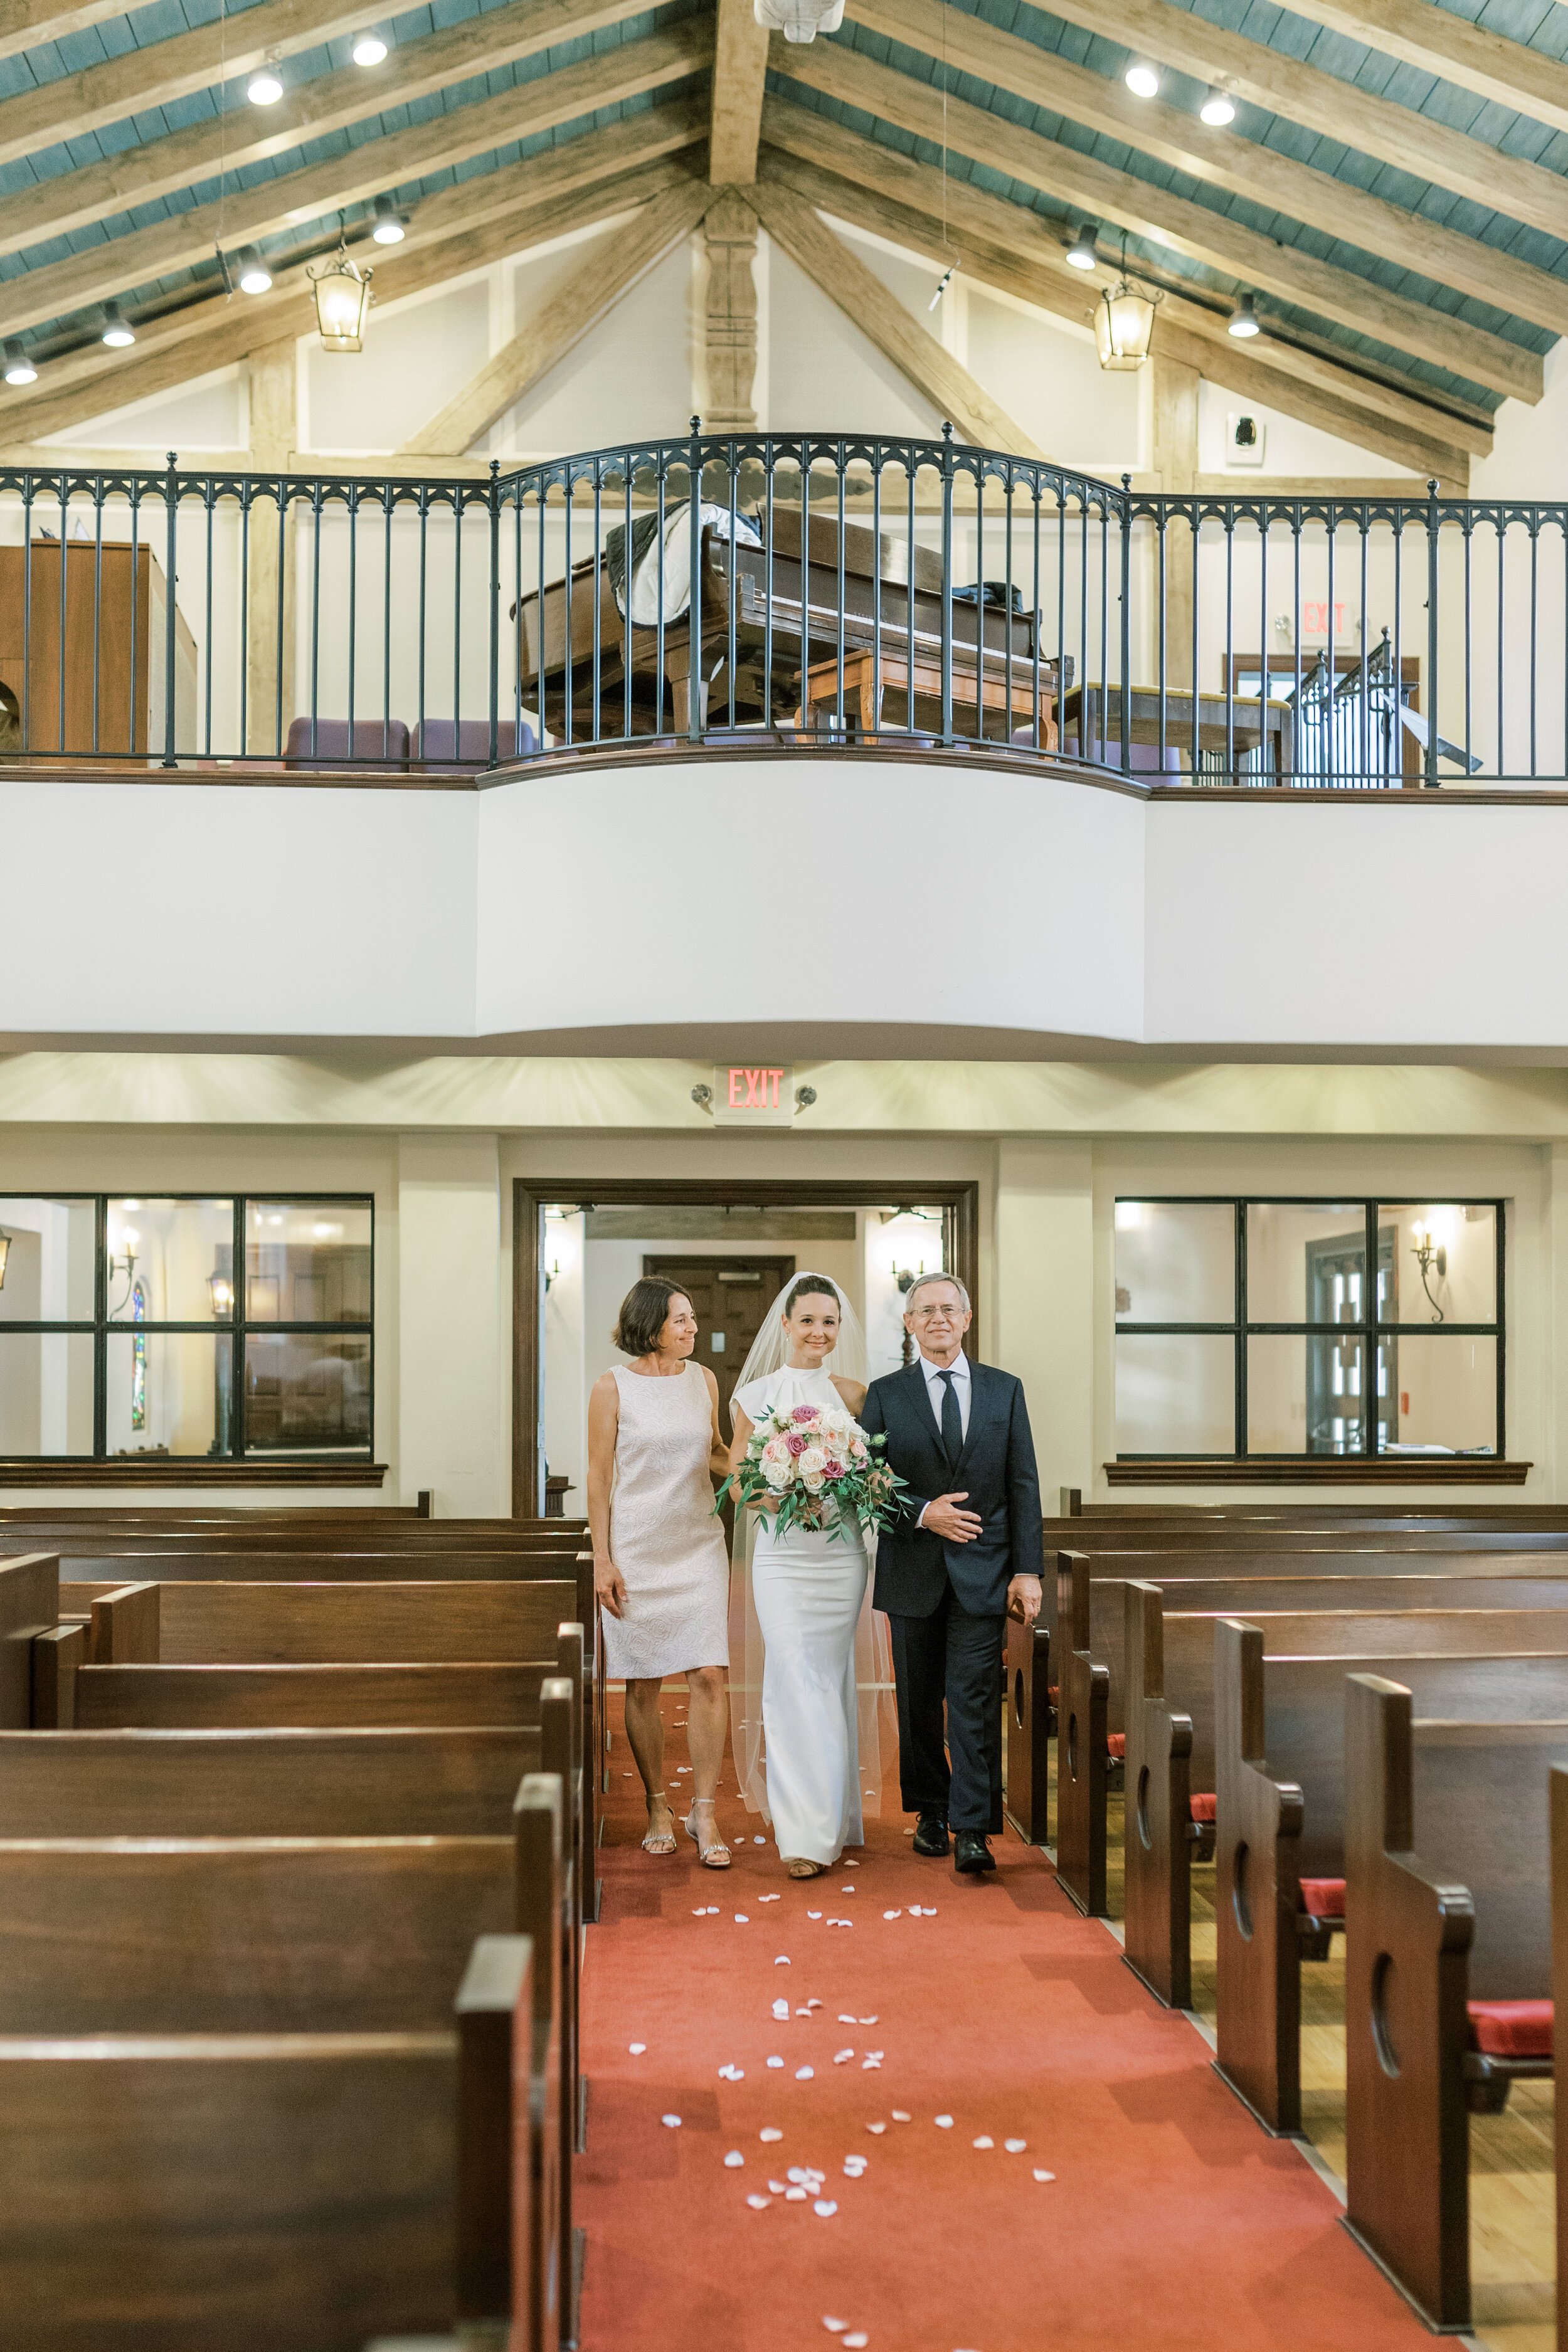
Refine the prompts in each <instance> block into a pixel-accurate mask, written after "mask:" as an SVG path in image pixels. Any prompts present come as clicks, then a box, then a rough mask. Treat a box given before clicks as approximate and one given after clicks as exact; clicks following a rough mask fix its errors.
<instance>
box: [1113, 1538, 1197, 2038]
mask: <svg viewBox="0 0 1568 2352" xmlns="http://www.w3.org/2000/svg"><path fill="white" fill-rule="evenodd" d="M1124 1609H1125V1645H1124V1656H1125V1674H1126V1684H1125V1687H1126V1694H1127V1758H1126V1777H1127V1810H1126V1816H1125V1824H1124V1829H1123V1848H1124V1853H1125V1856H1126V1866H1125V1875H1124V1882H1123V1883H1124V1886H1125V1898H1124V1900H1125V1919H1124V1929H1125V1937H1126V1940H1125V1944H1124V1947H1123V1957H1124V1958H1125V1959H1126V1962H1127V1965H1128V1967H1129V1968H1130V1969H1131V1970H1132V1972H1133V1974H1134V1976H1136V1977H1137V1978H1139V1979H1140V1980H1141V1981H1142V1983H1143V1984H1146V1985H1147V1986H1148V1988H1149V1990H1150V1991H1151V1992H1152V1994H1153V1995H1154V1997H1155V1999H1156V2000H1162V2001H1163V2002H1164V2003H1165V2004H1166V2006H1167V2007H1168V2008H1172V2009H1189V2008H1190V2007H1191V2006H1192V1998H1193V1981H1192V1948H1191V1919H1192V1867H1191V1865H1192V1859H1193V1856H1192V1847H1193V1844H1194V1840H1193V1835H1192V1832H1193V1830H1194V1822H1193V1820H1192V1812H1191V1800H1192V1752H1193V1723H1192V1717H1190V1716H1189V1715H1185V1714H1183V1713H1181V1712H1180V1711H1179V1710H1177V1709H1175V1708H1173V1707H1171V1706H1168V1705H1167V1703H1166V1699H1165V1667H1164V1657H1165V1650H1164V1643H1165V1620H1164V1612H1163V1596H1162V1594H1161V1591H1160V1589H1159V1587H1158V1586H1157V1585H1153V1584H1142V1583H1131V1582H1130V1583H1129V1584H1128V1586H1127V1588H1126V1593H1125V1600H1124Z"/></svg>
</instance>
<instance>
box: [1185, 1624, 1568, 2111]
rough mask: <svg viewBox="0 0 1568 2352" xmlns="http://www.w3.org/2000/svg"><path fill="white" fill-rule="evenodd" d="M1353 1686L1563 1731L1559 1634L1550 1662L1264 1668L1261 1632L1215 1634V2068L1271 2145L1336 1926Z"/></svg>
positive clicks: (1421, 1706) (1399, 1661) (1331, 1662)
mask: <svg viewBox="0 0 1568 2352" xmlns="http://www.w3.org/2000/svg"><path fill="white" fill-rule="evenodd" d="M1352 1673H1354V1674H1362V1675H1387V1676H1390V1677H1392V1678H1393V1679H1394V1680H1395V1681H1397V1682H1400V1683H1402V1684H1403V1685H1405V1688H1406V1689H1408V1690H1409V1691H1410V1693H1411V1695H1412V1698H1413V1702H1414V1704H1415V1707H1416V1708H1417V1709H1418V1710H1419V1712H1420V1713H1421V1714H1422V1715H1423V1716H1425V1717H1436V1718H1440V1719H1441V1720H1443V1721H1446V1722H1454V1723H1489V1722H1510V1721H1520V1722H1533V1721H1542V1722H1553V1721H1556V1722H1561V1721H1563V1720H1565V1719H1568V1621H1565V1622H1564V1632H1563V1651H1562V1652H1559V1653H1557V1654H1522V1655H1521V1654H1519V1653H1517V1652H1515V1653H1509V1654H1502V1655H1489V1656H1488V1655H1482V1656H1476V1655H1454V1656H1404V1655H1398V1654H1395V1655H1394V1656H1392V1657H1382V1658H1374V1657H1358V1658H1322V1657H1308V1658H1300V1657H1294V1658H1293V1657H1266V1656H1265V1654H1264V1649H1263V1637H1262V1633H1261V1632H1260V1631H1259V1629H1258V1627H1257V1626H1252V1625H1247V1624H1244V1623H1242V1622H1240V1621H1239V1620H1238V1619H1235V1618H1231V1619H1225V1618H1222V1619H1220V1621H1219V1622H1218V1623H1217V1624H1216V1626H1215V1793H1216V1797H1217V1801H1218V1836H1217V1844H1216V1852H1215V1862H1216V1864H1217V1872H1216V1876H1217V1886H1216V1895H1215V1923H1216V1943H1217V1955H1216V1956H1217V1962H1218V1967H1217V1979H1218V2053H1217V2066H1218V2071H1219V2073H1220V2074H1222V2075H1223V2076H1224V2077H1225V2079H1226V2082H1227V2083H1229V2084H1230V2086H1231V2088H1232V2089H1233V2090H1234V2091H1236V2092H1237V2094H1238V2095H1239V2096H1240V2097H1241V2098H1243V2099H1244V2100H1245V2101H1246V2102H1247V2105H1248V2106H1250V2107H1251V2108H1252V2110H1253V2112H1254V2114H1255V2115H1257V2116H1258V2119H1259V2121H1260V2122H1261V2123H1262V2124H1263V2125H1264V2126H1265V2127H1266V2128H1267V2129H1268V2130H1269V2131H1272V2132H1299V2131H1300V2128H1301V2076H1300V2015H1301V1962H1302V1960H1303V1959H1306V1958H1327V1956H1328V1948H1329V1942H1330V1938H1331V1934H1332V1933H1333V1932H1334V1931H1335V1930H1336V1929H1342V1928H1343V1926H1344V1876H1345V1777H1344V1755H1345V1684H1346V1679H1347V1676H1348V1675H1350V1674H1352ZM1499 2087H1500V2094H1501V2096H1500V2099H1499V2102H1498V2103H1499V2105H1500V2104H1501V2098H1502V2097H1506V2095H1507V2087H1508V2086H1507V2083H1506V2080H1505V2081H1503V2082H1502V2083H1501V2084H1500V2086H1499Z"/></svg>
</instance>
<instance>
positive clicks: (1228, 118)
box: [1198, 89, 1236, 131]
mask: <svg viewBox="0 0 1568 2352" xmlns="http://www.w3.org/2000/svg"><path fill="white" fill-rule="evenodd" d="M1198 112H1199V113H1200V114H1201V115H1202V117H1203V119H1204V121H1205V122H1212V123H1213V125H1214V127H1215V130H1216V131H1221V130H1223V129H1224V127H1225V125H1226V123H1227V122H1234V121H1236V100H1235V99H1234V98H1232V96H1231V94H1230V92H1229V90H1228V89H1211V90H1210V92H1209V94H1208V96H1207V97H1206V98H1205V100H1204V102H1203V104H1202V106H1200V107H1199V109H1198Z"/></svg>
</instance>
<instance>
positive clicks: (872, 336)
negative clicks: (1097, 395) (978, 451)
mask: <svg viewBox="0 0 1568 2352" xmlns="http://www.w3.org/2000/svg"><path fill="white" fill-rule="evenodd" d="M746 201H747V203H748V204H749V205H751V206H752V210H753V211H754V212H755V214H756V215H757V217H758V219H759V220H760V221H761V222H762V224H763V227H764V228H765V229H766V230H767V232H768V235H769V236H771V237H773V239H774V240H775V242H776V243H777V244H779V245H780V246H782V247H783V248H784V252H785V253H787V254H788V255H789V257H790V259H791V260H792V261H793V262H795V264H796V266H797V267H798V268H801V269H803V270H804V271H805V274H806V276H807V277H808V278H810V279H811V280H812V283H813V284H814V285H815V286H816V288H817V289H819V291H820V292H822V293H824V294H826V296H827V298H828V300H829V301H830V302H833V303H835V304H836V305H837V308H838V309H839V310H842V311H843V313H844V315H845V317H846V318H847V319H848V320H849V321H850V322H851V324H852V325H854V326H856V327H858V329H859V331H860V332H861V333H862V334H863V335H864V336H866V338H867V339H868V341H870V342H872V343H874V344H875V345H876V347H877V349H878V350H879V352H881V353H882V356H883V357H884V359H889V360H890V361H891V362H892V363H893V365H894V366H895V367H896V368H897V369H898V370H899V371H900V374H902V375H904V376H906V377H907V378H908V380H909V382H910V383H912V384H913V385H914V387H915V390H916V391H917V392H918V393H919V394H920V395H921V398H922V400H928V401H930V403H931V406H932V407H933V408H934V409H935V410H936V412H937V414H938V415H939V416H942V417H945V418H948V419H949V420H951V422H952V425H953V428H954V430H955V431H956V432H958V433H959V434H961V435H962V436H963V439H964V440H966V441H970V442H973V444H974V445H975V446H977V447H979V448H983V449H1004V450H1007V451H1010V452H1011V454H1012V455H1013V456H1015V457H1043V456H1044V454H1045V453H1044V451H1043V450H1041V449H1039V448H1037V446H1036V445H1035V443H1034V442H1033V441H1031V440H1030V438H1029V436H1028V435H1027V434H1026V432H1025V431H1024V429H1023V427H1022V425H1016V424H1015V423H1014V421H1013V419H1012V418H1011V417H1010V416H1009V415H1007V412H1006V410H1005V408H1003V407H1002V406H1001V404H999V403H998V402H997V401H995V400H994V399H993V398H992V396H991V394H989V393H988V392H987V391H986V390H985V388H984V385H983V384H981V383H977V382H976V381H975V379H974V377H973V376H972V375H971V374H970V373H969V370H968V369H967V368H966V367H964V366H963V365H962V364H961V363H960V362H959V361H958V360H956V359H955V358H954V357H953V355H952V352H948V351H944V350H943V348H942V344H941V343H939V342H938V341H937V339H936V337H935V336H934V335H933V334H931V333H930V332H929V331H928V330H927V329H926V328H924V327H923V326H922V325H921V322H920V320H918V319H917V318H916V317H915V316H914V315H913V313H912V312H911V311H909V310H906V309H905V308H904V306H903V304H902V303H901V302H900V300H899V299H898V297H897V296H896V295H894V294H889V291H888V289H887V288H886V287H885V286H884V285H883V283H882V281H881V279H880V278H877V277H874V276H873V274H872V273H871V271H870V270H869V269H868V268H867V267H866V265H865V263H864V262H863V261H862V260H861V258H860V257H859V255H858V253H856V252H854V251H853V250H852V249H851V248H850V247H848V246H847V245H846V244H845V242H844V240H843V238H842V237H840V236H836V235H835V234H834V232H833V230H832V229H830V228H829V227H828V226H827V224H826V221H824V220H823V219H822V218H821V217H820V216H819V215H818V214H817V212H816V208H815V207H814V206H813V205H811V204H809V203H808V202H807V201H806V199H805V197H803V196H798V195H796V194H795V193H794V191H793V190H792V189H790V188H788V187H785V186H784V185H783V184H781V183H780V182H779V181H777V180H772V179H770V180H767V181H765V182H759V183H758V184H757V185H756V186H754V187H752V188H748V189H747V191H746Z"/></svg>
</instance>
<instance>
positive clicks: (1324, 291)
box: [773, 0, 1542, 401]
mask: <svg viewBox="0 0 1568 2352" xmlns="http://www.w3.org/2000/svg"><path fill="white" fill-rule="evenodd" d="M1075 5H1076V0H1075ZM773 64H774V65H775V66H776V68H777V69H778V70H779V72H780V73H782V74H787V75H788V76H789V77H790V78H791V79H793V80H795V81H798V82H802V83H804V84H805V87H806V88H807V89H817V90H821V91H823V92H825V93H826V95H827V96H829V97H832V98H837V99H839V100H842V101H843V102H844V103H846V104H847V105H850V106H856V107H860V108H863V109H864V110H866V111H867V112H868V113H871V114H875V115H879V116H880V117H881V119H882V120H883V121H885V122H890V123H893V124H896V125H897V126H898V127H899V128H900V129H901V130H904V131H911V132H913V133H914V134H915V135H916V136H917V137H919V138H923V139H930V140H933V141H935V142H939V143H942V144H945V145H949V146H952V147H953V148H956V149H957V151H958V152H960V153H961V154H963V155H968V156H970V157H972V158H973V161H974V162H976V163H985V164H988V165H990V166H991V167H992V169H994V170H995V171H998V172H1001V173H1006V174H1007V175H1008V176H1009V177H1011V178H1014V179H1016V180H1020V181H1022V182H1023V183H1024V184H1025V185H1026V186H1027V187H1033V188H1038V189H1040V190H1041V191H1042V193H1043V194H1047V195H1051V196H1055V197H1056V198H1058V200H1059V201H1060V202H1062V203H1064V204H1068V205H1074V206H1078V207H1081V208H1082V210H1083V211H1085V212H1086V213H1090V214H1094V215H1098V216H1099V217H1100V218H1101V219H1106V220H1113V221H1116V222H1117V223H1119V224H1120V226H1121V227H1123V228H1126V229H1129V230H1131V231H1132V232H1133V233H1134V234H1135V235H1137V236H1144V237H1147V238H1149V239H1150V240H1151V241H1152V243H1154V244H1155V245H1160V246H1164V247H1167V248H1168V249H1170V250H1172V251H1174V252H1178V253H1184V254H1187V255H1188V256H1190V257H1192V258H1193V259H1194V260H1197V261H1203V262H1206V263H1207V264H1208V265H1209V266H1210V267H1211V268H1216V269H1220V270H1223V271H1225V272H1226V273H1227V274H1228V275H1229V276H1231V277H1233V278H1239V279H1241V281H1242V282H1243V283H1244V284H1246V285H1248V286H1252V287H1257V288H1258V289H1260V290H1262V291H1264V292H1267V293H1272V294H1278V295H1280V296H1282V297H1283V298H1284V299H1286V300H1287V301H1289V302H1295V303H1300V305H1302V307H1303V308H1305V309H1307V310H1313V311H1315V312H1316V313H1317V314H1318V316H1319V317H1320V318H1325V319H1329V320H1336V321H1338V322H1339V323H1340V324H1342V325H1344V326H1349V327H1352V328H1354V329H1356V330H1358V331H1360V332H1362V333H1363V334H1368V335H1372V336H1374V337H1376V339H1377V340H1378V341H1380V342H1382V343H1384V344H1389V345H1392V346H1394V348H1395V349H1397V350H1402V351H1405V352H1413V353H1415V354H1417V355H1418V356H1419V357H1421V358H1423V359H1427V360H1433V361H1436V363H1437V364H1438V365H1439V366H1441V367H1446V368H1451V369H1453V370H1454V372H1455V373H1457V374H1459V375H1463V376H1467V377H1468V378H1469V380H1470V381H1471V382H1472V383H1479V384H1485V385H1487V386H1489V388H1490V389H1492V390H1493V391H1496V392H1503V393H1510V394H1513V395H1514V397H1515V398H1517V399H1521V400H1526V401H1537V400H1539V399H1540V398H1541V394H1542V362H1541V359H1540V356H1539V354H1537V353H1536V352H1530V351H1525V350H1523V349H1522V348H1521V346H1520V345H1519V344H1517V343H1510V342H1505V341H1503V339H1502V338H1501V336H1500V335H1491V334H1487V333H1485V332H1483V331H1482V330H1481V329H1479V328H1477V327H1470V326H1467V325H1465V324H1464V322H1463V321H1462V320H1457V319H1453V318H1450V317H1449V316H1448V315H1447V313H1446V312H1444V311H1441V310H1430V309H1428V308H1427V307H1426V305H1425V304H1423V303H1419V302H1412V301H1408V300H1406V299H1405V297H1404V296H1402V295H1397V294H1391V293H1389V292H1388V291H1387V289H1385V288H1384V287H1381V286H1376V285H1373V283H1372V282H1371V281H1370V280H1369V279H1367V278H1357V277H1355V276H1353V275H1352V272H1351V271H1349V270H1347V269H1337V268H1334V267H1333V266H1332V265H1331V263H1329V262H1324V261H1319V260H1318V259H1317V258H1316V257H1315V256H1313V255H1311V254H1309V253H1303V252H1302V251H1301V250H1300V247H1295V246H1288V245H1281V244H1279V243H1277V242H1276V241H1275V240H1274V239H1273V238H1272V237H1268V236H1262V235H1261V234H1260V233H1259V232H1258V230H1257V229H1252V228H1247V227H1246V226H1244V225H1243V224H1242V223H1241V222H1239V221H1237V220H1233V219H1232V218H1231V217H1230V215H1228V214H1226V213H1221V212H1216V211H1213V210H1211V209H1210V208H1209V207H1208V206H1207V205H1198V204H1193V203H1190V202H1189V201H1188V200H1187V199H1186V198H1184V197H1182V196H1175V195H1172V194H1170V193H1169V191H1168V190H1165V189H1163V188H1161V187H1159V186H1157V185H1156V184H1154V183H1153V182H1152V181H1150V180H1141V179H1138V178H1137V177H1135V176H1134V174H1133V173H1131V172H1120V171H1117V170H1115V169H1114V168H1113V167H1112V166H1111V165H1110V164H1109V163H1100V161H1099V159H1098V158H1097V157H1095V156H1092V155H1085V154H1083V153H1082V152H1080V151H1079V149H1077V148H1075V147H1068V146H1067V145H1065V144H1064V143H1063V142H1061V141H1059V140H1054V139H1044V138H1041V137H1040V136H1039V135H1038V134H1037V132H1035V131H1025V130H1022V129H1020V128H1019V126H1018V125H1017V124H1016V123H1013V122H1009V121H1005V119H1003V118H1002V117H1000V116H998V115H994V114H989V113H987V112H986V111H985V110H984V109H983V108H981V107H978V106H971V105H969V104H968V103H967V102H966V101H964V100H960V99H955V98H950V99H948V100H946V101H945V103H944V101H943V99H942V94H941V92H940V91H938V90H935V89H931V87H930V86H929V85H928V84H926V83H924V82H920V81H916V80H915V79H913V77H912V76H911V75H909V74H901V73H896V72H894V71H893V70H892V68H889V67H888V66H881V65H878V64H875V63H874V62H873V61H872V60H871V59H870V58H863V57H860V56H858V54H857V53H856V52H855V51H854V50H852V49H849V48H847V47H845V46H844V45H843V44H842V43H840V42H837V41H814V42H813V43H812V44H811V46H810V47H799V48H795V49H793V50H791V51H790V52H789V53H788V54H787V55H786V54H785V52H784V44H783V43H782V42H781V43H779V44H777V45H776V46H775V48H774V50H773Z"/></svg>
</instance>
